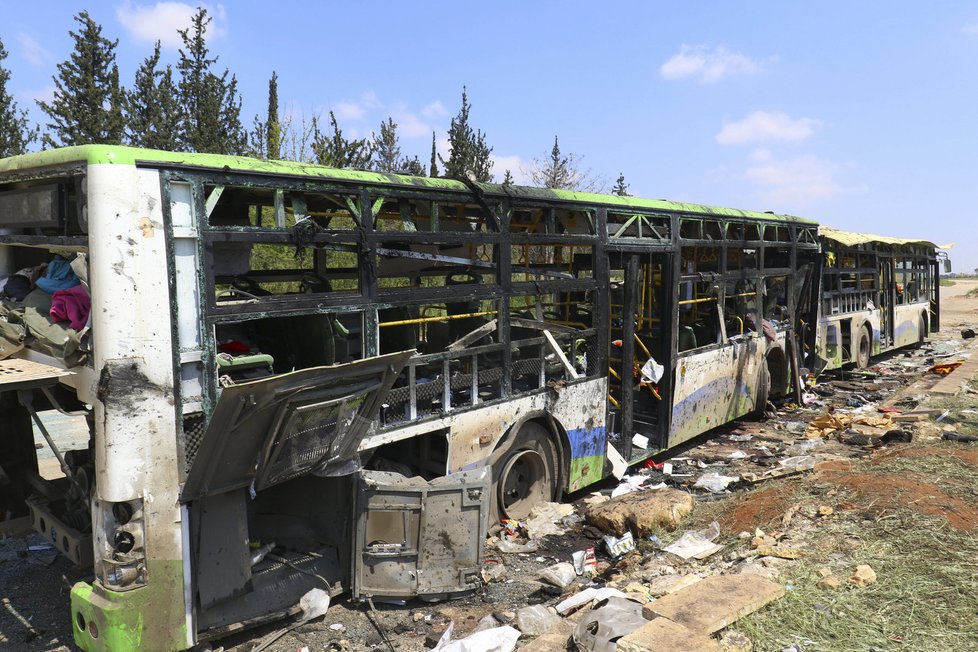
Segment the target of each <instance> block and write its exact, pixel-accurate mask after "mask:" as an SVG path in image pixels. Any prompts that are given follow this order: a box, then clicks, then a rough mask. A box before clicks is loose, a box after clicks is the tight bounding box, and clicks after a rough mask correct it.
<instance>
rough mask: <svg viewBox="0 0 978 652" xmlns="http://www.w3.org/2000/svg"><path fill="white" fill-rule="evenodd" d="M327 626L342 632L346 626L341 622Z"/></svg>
mask: <svg viewBox="0 0 978 652" xmlns="http://www.w3.org/2000/svg"><path fill="white" fill-rule="evenodd" d="M329 628H330V629H331V630H333V631H334V632H342V631H343V630H345V629H346V627H344V626H343V625H342V624H341V623H333V624H332V625H330V626H329Z"/></svg>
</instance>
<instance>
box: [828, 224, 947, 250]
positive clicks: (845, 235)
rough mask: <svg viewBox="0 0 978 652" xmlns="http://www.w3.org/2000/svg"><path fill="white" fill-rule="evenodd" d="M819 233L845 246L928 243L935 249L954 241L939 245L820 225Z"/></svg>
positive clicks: (927, 242) (927, 243)
mask: <svg viewBox="0 0 978 652" xmlns="http://www.w3.org/2000/svg"><path fill="white" fill-rule="evenodd" d="M818 233H819V235H821V236H822V237H823V238H827V239H829V240H832V241H833V242H838V243H839V244H841V245H843V246H845V247H855V246H856V245H861V244H874V243H875V244H887V245H896V246H901V245H926V246H928V247H933V248H935V249H950V248H951V247H953V246H954V243H951V244H946V245H937V244H934V243H933V242H931V241H929V240H913V239H907V238H891V237H889V236H885V235H873V234H871V233H855V232H852V231H842V230H840V229H833V228H831V227H828V226H820V227H818Z"/></svg>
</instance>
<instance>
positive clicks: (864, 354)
mask: <svg viewBox="0 0 978 652" xmlns="http://www.w3.org/2000/svg"><path fill="white" fill-rule="evenodd" d="M871 343H872V339H871V338H870V337H869V331H868V330H866V329H865V328H861V329H859V342H858V343H857V344H856V367H858V368H859V369H865V368H866V367H868V366H869V354H870V351H871V346H872V345H871Z"/></svg>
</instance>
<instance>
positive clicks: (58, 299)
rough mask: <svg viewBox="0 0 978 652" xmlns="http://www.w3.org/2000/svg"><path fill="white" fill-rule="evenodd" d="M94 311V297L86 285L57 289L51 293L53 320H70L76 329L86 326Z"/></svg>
mask: <svg viewBox="0 0 978 652" xmlns="http://www.w3.org/2000/svg"><path fill="white" fill-rule="evenodd" d="M91 311H92V299H91V297H89V296H88V291H87V290H86V289H85V286H84V285H81V284H79V285H76V286H74V287H70V288H68V289H67V290H57V291H55V293H54V294H52V295H51V313H50V314H51V321H53V322H55V323H57V322H60V321H66V322H69V323H70V325H71V327H72V328H74V329H75V330H76V331H80V330H81V329H83V328H85V324H87V323H88V314H89V313H90V312H91Z"/></svg>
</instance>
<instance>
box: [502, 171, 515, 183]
mask: <svg viewBox="0 0 978 652" xmlns="http://www.w3.org/2000/svg"><path fill="white" fill-rule="evenodd" d="M503 185H504V186H511V185H513V173H512V172H510V171H509V170H506V174H504V175H503Z"/></svg>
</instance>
